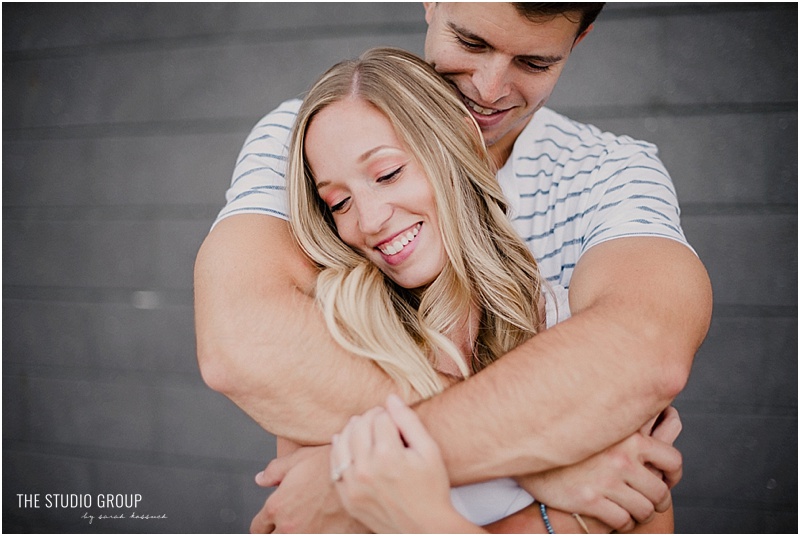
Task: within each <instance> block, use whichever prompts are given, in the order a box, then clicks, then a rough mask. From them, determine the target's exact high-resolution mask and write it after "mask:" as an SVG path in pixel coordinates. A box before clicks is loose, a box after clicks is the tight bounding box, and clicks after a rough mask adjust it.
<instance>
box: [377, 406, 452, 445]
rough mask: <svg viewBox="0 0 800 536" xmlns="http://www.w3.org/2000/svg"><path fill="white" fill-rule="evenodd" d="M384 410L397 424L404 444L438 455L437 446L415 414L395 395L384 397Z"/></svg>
mask: <svg viewBox="0 0 800 536" xmlns="http://www.w3.org/2000/svg"><path fill="white" fill-rule="evenodd" d="M386 410H387V411H388V412H389V415H390V416H391V417H392V420H393V421H394V423H395V424H396V425H397V428H398V429H399V430H400V433H401V434H402V435H403V440H404V441H405V443H406V445H407V446H408V447H409V448H411V449H413V450H417V451H419V452H420V453H421V454H423V455H430V454H435V455H437V456H438V455H439V446H438V445H437V444H436V441H434V440H433V438H432V437H431V436H430V434H429V433H428V430H427V429H426V428H425V425H423V424H422V421H420V420H419V417H418V416H417V414H416V413H415V412H414V410H412V409H411V408H409V407H408V406H406V404H405V403H404V402H403V401H402V400H401V399H400V397H398V396H397V395H389V397H388V398H387V399H386Z"/></svg>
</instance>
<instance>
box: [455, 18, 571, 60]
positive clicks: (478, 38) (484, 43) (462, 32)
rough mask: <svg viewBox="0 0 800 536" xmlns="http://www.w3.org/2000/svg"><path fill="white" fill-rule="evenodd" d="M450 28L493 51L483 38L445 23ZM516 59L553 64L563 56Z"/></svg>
mask: <svg viewBox="0 0 800 536" xmlns="http://www.w3.org/2000/svg"><path fill="white" fill-rule="evenodd" d="M447 24H448V26H450V29H451V30H453V31H454V32H455V33H457V34H459V35H461V37H464V38H466V39H469V40H470V41H473V42H475V44H477V45H482V46H485V47H488V48H491V49H492V50H495V47H494V46H493V45H492V44H491V43H490V42H488V41H487V40H486V39H484V38H483V37H481V36H479V35H476V34H474V33H472V32H471V31H469V30H467V29H466V28H461V27H460V26H458V25H456V23H454V22H452V21H450V22H448V23H447ZM517 58H519V59H521V60H523V61H533V62H537V63H545V64H554V63H558V62H560V61H562V60H563V59H564V56H561V55H546V54H523V55H521V56H517Z"/></svg>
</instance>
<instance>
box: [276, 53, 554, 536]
mask: <svg viewBox="0 0 800 536" xmlns="http://www.w3.org/2000/svg"><path fill="white" fill-rule="evenodd" d="M432 133H435V135H432ZM291 139H292V143H291V148H290V153H289V162H288V177H287V185H288V188H289V199H290V211H291V215H292V218H291V223H292V229H293V232H294V233H295V236H296V238H297V241H298V243H299V244H300V246H301V247H302V249H303V250H304V251H305V253H306V254H307V255H308V256H309V257H310V258H311V259H312V260H313V261H314V262H315V263H316V264H317V265H318V266H319V267H320V269H321V271H320V274H319V277H318V281H317V288H316V296H317V299H318V302H319V305H320V307H321V308H322V310H323V312H324V315H325V318H326V322H327V324H328V327H329V329H330V331H331V333H332V335H333V336H334V338H335V339H336V340H337V342H338V343H339V344H341V345H342V346H343V347H344V348H347V349H348V350H350V351H351V352H353V353H354V354H357V355H361V356H363V357H365V358H367V359H371V360H372V361H374V362H375V363H376V364H377V365H378V366H380V367H381V368H382V369H383V370H384V371H385V372H386V373H387V374H389V375H390V376H391V377H392V378H393V379H394V380H395V382H396V383H397V384H398V385H399V386H400V387H401V388H402V389H403V391H404V394H405V395H406V398H408V399H410V400H413V399H414V398H415V397H417V398H419V397H422V398H427V397H430V396H432V395H434V394H436V393H438V392H440V391H441V390H442V389H444V388H445V387H446V386H447V385H449V384H450V383H452V382H454V381H458V380H462V379H465V378H467V377H469V376H470V375H471V374H473V373H475V372H477V371H479V370H481V369H482V368H484V367H486V366H488V365H489V364H491V363H492V362H493V361H494V360H495V359H497V358H498V357H499V356H501V355H503V354H504V353H506V352H508V351H509V350H511V349H512V348H514V347H516V346H517V345H519V344H520V343H522V342H524V341H525V340H527V339H528V338H530V337H532V336H534V335H536V333H538V332H539V331H540V330H542V329H544V328H545V325H546V323H548V322H549V323H551V324H552V323H554V322H555V320H556V317H557V315H559V313H560V316H561V318H560V320H563V319H564V318H566V317H568V315H569V313H568V305H567V300H566V291H565V290H564V289H563V288H554V289H547V290H545V285H544V283H543V282H542V280H541V278H540V276H539V272H538V270H537V265H536V261H535V259H534V258H533V256H532V254H531V253H530V251H529V250H528V249H527V247H526V246H525V244H524V243H523V242H522V240H521V239H520V238H519V237H518V236H517V234H516V233H515V231H514V229H513V228H512V226H511V224H510V223H509V221H508V219H507V217H506V203H505V200H504V197H503V193H502V191H501V190H500V187H499V184H498V183H497V181H496V179H495V176H494V171H493V166H492V163H491V159H490V157H489V155H488V153H487V151H486V149H485V147H484V144H483V140H482V138H481V135H480V130H479V129H478V128H477V126H476V125H475V124H474V121H473V120H472V118H471V116H470V115H469V113H468V112H467V110H466V108H465V107H464V105H463V103H462V102H461V101H460V100H459V99H458V98H457V97H456V96H455V94H454V93H453V92H452V91H451V89H450V87H449V86H448V85H447V84H446V83H445V82H443V81H442V80H441V78H440V77H439V76H438V74H436V72H435V71H433V69H432V68H430V67H429V66H428V65H427V64H426V63H424V62H423V61H421V60H420V59H418V58H416V57H415V56H413V55H411V54H408V53H405V52H403V51H399V50H392V49H375V50H372V51H368V52H367V53H365V54H364V55H362V57H361V58H360V59H359V60H356V61H350V62H343V63H340V64H338V65H337V66H335V67H333V68H332V69H331V70H329V71H328V72H327V73H326V74H325V75H323V77H322V78H321V79H320V80H319V81H318V82H317V83H316V84H315V85H314V87H313V88H312V89H311V91H310V92H309V94H308V95H307V97H306V98H305V100H304V103H303V105H302V106H301V108H300V111H299V113H298V117H297V121H296V123H295V129H294V131H293V133H292V138H291ZM545 310H547V313H545ZM392 404H393V407H394V409H393V410H390V413H386V412H381V411H379V410H375V411H373V412H371V413H370V414H368V416H365V417H364V419H362V421H361V422H369V424H368V427H374V426H377V424H376V423H378V422H379V423H380V427H381V428H382V430H383V431H384V432H388V433H389V436H387V437H392V433H393V434H394V436H393V437H395V439H397V438H399V437H400V435H398V431H399V432H400V433H402V434H403V437H406V434H409V437H406V440H409V439H410V438H411V437H410V434H413V439H414V442H415V444H416V443H425V441H426V439H425V437H426V436H425V433H424V430H420V429H419V428H421V427H420V426H417V427H416V428H414V425H410V426H411V428H407V429H405V430H404V429H403V427H402V426H403V425H401V423H400V422H397V420H395V419H393V418H391V417H396V418H399V419H401V420H402V415H403V411H402V410H401V409H399V408H397V405H396V404H394V403H392ZM406 416H407V415H406ZM367 417H369V421H367V420H366V419H367ZM356 422H358V421H356ZM392 423H394V424H393V425H392ZM417 424H418V423H417ZM392 426H394V428H392ZM359 430H360V431H359ZM411 430H416V432H417V433H415V432H413V431H411ZM363 431H364V428H363V426H362V428H361V429H358V428H357V427H355V426H353V427H351V426H348V429H346V430H345V432H344V434H343V436H342V437H341V438H339V440H338V441H337V445H335V446H334V449H333V453H332V456H337V455H341V453H342V452H348V453H349V454H353V452H352V450H353V449H351V448H350V447H351V445H349V442H350V439H351V436H352V437H358V436H359V435H360V432H363ZM343 439H347V441H342V440H343ZM428 439H429V438H428ZM409 446H410V445H409ZM337 453H338V454H337ZM353 455H354V454H353ZM428 461H429V462H430V463H427V464H425V467H426V469H427V470H426V471H425V474H426V475H427V476H426V477H430V478H432V479H433V481H435V482H438V483H439V487H441V482H442V480H441V478H440V476H441V474H442V472H443V466H440V465H437V464H440V461H439V460H437V459H436V458H435V456H434V457H429V458H428ZM356 462H358V460H356ZM335 463H336V464H337V465H336V466H335V467H334V472H335V475H334V479H335V480H337V481H339V480H340V478H341V482H340V484H338V487H337V489H339V490H340V492H341V493H342V494H343V502H344V503H345V505H346V506H347V505H350V506H349V508H352V510H349V511H350V512H351V513H353V514H354V515H356V517H358V518H359V519H362V518H361V517H359V516H360V515H361V516H363V515H364V512H363V511H359V506H358V505H357V504H355V502H354V497H355V495H353V494H350V495H348V488H347V486H348V481H349V479H348V478H347V476H346V475H347V473H346V471H347V469H348V467H347V465H348V464H349V463H350V459H349V457H348V458H346V459H344V460H342V459H339V460H335ZM342 463H344V465H340V464H342ZM437 475H439V476H437ZM444 483H445V485H446V475H445V480H444ZM397 489H399V487H398V488H397ZM373 496H374V494H373ZM487 496H491V497H492V498H493V499H498V498H499V502H498V504H497V505H495V506H494V507H489V508H487V504H486V503H487V501H486V500H485V498H486V497H487ZM453 500H454V501H455V502H457V503H458V504H459V505H460V510H461V513H462V514H465V515H467V516H468V517H469V519H470V520H471V521H472V522H474V523H478V524H480V525H485V524H487V523H491V522H493V521H496V520H498V519H501V518H503V517H504V516H506V515H508V514H509V513H513V512H515V511H518V510H520V509H522V508H525V507H526V506H528V505H530V504H531V503H532V502H533V499H532V498H531V497H530V495H527V494H526V493H524V492H523V491H522V490H521V488H519V487H518V486H516V484H515V483H514V482H513V481H512V480H510V479H501V480H496V481H491V482H488V483H484V484H479V485H476V486H468V487H464V488H456V489H455V490H454V491H453ZM361 504H362V505H363V504H364V503H363V501H362V502H361ZM404 504H407V503H404ZM418 506H424V505H420V504H419V503H418ZM374 511H375V510H374V509H372V510H371V512H373V513H374ZM392 511H393V513H394V515H400V514H401V513H404V514H408V515H407V516H406V517H407V518H408V519H414V518H417V517H418V516H416V514H415V512H418V511H419V510H418V508H416V507H414V508H411V509H410V510H407V511H403V512H401V511H399V510H398V509H393V510H392ZM542 516H543V520H544V521H546V520H547V514H546V511H545V510H544V509H543V510H542ZM453 519H455V520H458V523H461V524H459V525H454V530H457V531H459V532H463V531H464V529H465V527H473V528H477V527H476V526H473V525H470V524H466V525H462V524H463V523H467V521H466V520H465V519H464V518H461V517H460V516H457V517H455V518H453ZM374 522H375V521H374V520H373V523H374ZM368 526H370V525H369V524H368ZM373 526H374V527H375V528H376V529H377V528H380V529H389V528H390V527H393V528H394V529H395V530H411V531H414V528H420V527H412V526H408V525H380V524H378V525H373ZM371 528H372V526H371ZM417 531H418V530H417Z"/></svg>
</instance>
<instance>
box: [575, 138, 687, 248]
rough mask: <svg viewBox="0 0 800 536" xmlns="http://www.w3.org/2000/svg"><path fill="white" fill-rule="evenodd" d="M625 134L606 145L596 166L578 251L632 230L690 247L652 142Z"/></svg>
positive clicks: (638, 234)
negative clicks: (613, 143)
mask: <svg viewBox="0 0 800 536" xmlns="http://www.w3.org/2000/svg"><path fill="white" fill-rule="evenodd" d="M627 140H628V141H627V142H622V143H619V144H618V145H617V146H616V147H614V148H611V150H609V151H607V152H606V154H605V155H604V157H603V158H602V159H601V161H600V162H599V163H598V166H597V168H596V169H595V174H596V176H595V177H594V180H593V181H592V184H593V186H592V188H591V193H590V195H589V197H588V199H587V203H588V207H587V212H588V213H590V214H591V216H590V217H589V218H587V219H586V220H585V228H584V230H583V235H582V236H583V240H582V248H581V254H583V253H585V252H586V251H587V250H588V249H589V248H591V247H592V246H595V245H597V244H600V243H602V242H605V241H608V240H612V239H615V238H622V237H633V236H657V237H664V238H669V239H672V240H676V241H678V242H681V243H683V244H685V245H686V246H687V247H689V248H690V249H691V246H689V244H688V242H687V241H686V237H685V236H684V234H683V230H682V229H681V223H680V208H679V207H678V198H677V195H676V193H675V187H674V185H673V184H672V179H671V178H670V176H669V173H668V172H667V170H666V168H665V167H664V165H663V164H662V163H661V160H660V159H659V158H658V155H657V149H656V147H655V146H654V145H652V144H649V143H645V142H639V141H635V140H630V139H629V138H628V139H627Z"/></svg>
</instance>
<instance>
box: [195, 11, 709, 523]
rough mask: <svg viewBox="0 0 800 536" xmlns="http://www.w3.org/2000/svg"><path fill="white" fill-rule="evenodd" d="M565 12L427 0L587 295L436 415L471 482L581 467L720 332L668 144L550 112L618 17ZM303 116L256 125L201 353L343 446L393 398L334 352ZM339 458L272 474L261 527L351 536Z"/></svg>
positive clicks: (439, 48) (233, 198) (452, 460)
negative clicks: (302, 159) (335, 479)
mask: <svg viewBox="0 0 800 536" xmlns="http://www.w3.org/2000/svg"><path fill="white" fill-rule="evenodd" d="M553 6H554V5H552V4H550V5H538V6H535V5H528V6H527V7H525V6H523V5H516V4H515V5H512V4H457V3H456V4H450V3H444V4H426V5H425V16H426V21H427V22H428V32H427V37H426V42H425V55H426V59H427V60H428V61H429V62H430V63H431V64H432V65H433V66H434V67H435V68H436V70H437V71H439V72H440V73H441V74H442V75H444V76H445V77H446V78H447V79H448V80H450V81H451V82H452V83H453V85H454V86H455V87H456V88H457V89H458V91H459V92H460V93H461V94H462V96H463V98H464V101H465V103H466V104H467V106H468V107H469V109H470V110H471V112H472V114H473V116H474V117H475V119H476V121H477V122H478V124H479V125H480V127H481V129H482V131H483V133H484V137H485V139H486V142H487V145H488V146H489V149H490V152H491V153H492V156H493V157H494V158H495V160H496V162H497V163H498V167H501V166H502V169H501V170H500V171H499V173H498V179H499V180H500V182H501V185H502V186H503V188H504V192H505V193H506V195H507V196H508V197H509V200H510V204H511V206H512V207H513V210H514V213H513V214H512V217H513V221H514V225H515V227H516V229H517V230H518V231H519V232H520V234H521V235H522V236H523V238H525V239H526V240H527V242H528V243H529V244H530V247H531V249H532V251H533V252H534V255H535V256H536V258H537V260H538V261H539V262H540V269H541V270H542V272H543V274H544V276H545V277H546V278H548V279H549V280H552V281H556V282H558V283H559V284H561V285H563V286H565V287H568V288H569V299H570V308H571V311H572V314H573V317H572V319H570V320H569V321H566V322H564V323H562V324H559V325H558V326H555V327H554V328H552V329H550V330H547V331H546V332H544V333H542V334H540V335H538V336H537V337H534V338H533V339H531V340H530V341H528V342H526V343H525V344H523V345H521V346H520V347H518V348H517V349H515V350H514V351H512V352H509V353H508V354H507V355H506V356H504V357H503V358H501V359H500V360H499V361H498V362H497V363H495V364H494V365H493V366H491V367H488V368H487V369H486V370H484V371H482V372H480V373H479V374H476V375H475V376H474V377H472V378H471V379H470V380H468V381H466V382H463V383H460V384H458V385H456V386H454V387H452V388H450V389H448V390H447V391H446V392H445V393H443V394H441V395H439V396H437V397H434V398H432V399H430V400H427V401H424V402H422V403H420V404H418V405H417V407H416V409H417V412H418V414H419V415H420V417H421V418H422V420H423V422H424V423H425V424H426V426H427V427H428V429H429V430H430V431H431V433H432V435H433V436H434V438H435V439H436V440H437V443H438V444H439V445H440V447H441V448H442V451H443V456H444V459H445V463H446V465H447V467H448V472H449V475H450V478H451V482H452V484H454V485H459V484H463V483H470V482H476V481H480V480H486V479H489V478H496V477H502V476H516V475H525V474H529V473H534V472H543V471H547V470H550V469H553V468H556V467H561V466H567V465H571V464H575V463H577V462H579V461H581V460H583V459H585V458H587V457H588V456H590V455H592V454H594V453H597V452H600V451H602V450H604V449H606V448H608V447H609V446H611V445H614V444H616V443H618V442H620V441H621V440H622V439H624V438H627V437H628V436H630V435H631V434H633V433H634V432H636V431H637V430H638V429H639V428H640V427H641V426H642V424H643V423H645V422H647V421H648V420H650V419H651V418H652V417H654V416H656V415H658V414H659V413H660V412H661V411H662V410H663V409H664V408H665V407H667V406H668V405H669V403H670V402H671V401H672V399H673V398H674V397H675V396H676V395H677V394H678V393H679V392H680V390H681V389H682V388H683V386H684V385H685V382H686V380H687V378H688V374H689V370H690V368H691V363H692V359H693V356H694V353H695V352H696V350H697V348H698V347H699V345H700V343H701V342H702V340H703V338H704V337H705V334H706V331H707V329H708V324H709V320H710V307H711V295H710V285H709V281H708V277H707V275H706V272H705V270H704V268H703V266H702V264H701V263H700V261H699V260H698V259H697V257H696V255H695V254H694V253H693V251H692V250H691V249H690V248H689V247H688V245H687V244H686V242H685V238H684V237H683V234H682V232H681V230H680V227H679V221H678V211H677V201H676V200H675V198H674V191H673V189H672V185H671V182H670V180H669V178H668V175H667V174H666V171H664V170H663V166H662V165H661V163H660V162H659V161H658V159H657V158H656V157H655V154H654V152H655V151H654V149H653V148H652V146H649V145H646V144H642V143H639V142H633V141H632V140H627V139H623V138H616V137H613V136H610V135H606V134H601V133H598V132H596V131H595V130H592V129H591V128H589V127H586V126H584V125H577V124H575V123H573V122H570V121H569V120H567V119H565V118H563V117H561V116H558V115H557V114H554V113H553V112H551V111H549V110H547V109H542V106H543V105H544V103H545V102H546V101H547V99H548V97H549V96H550V93H551V92H552V90H553V88H554V87H555V85H556V82H557V80H558V77H559V76H560V74H561V72H562V70H563V68H564V65H565V62H566V61H567V59H568V58H569V55H570V53H571V52H572V49H573V47H574V46H575V45H577V44H578V43H579V42H581V41H582V40H583V39H584V38H585V37H586V36H587V35H588V33H589V32H590V30H591V23H592V21H593V20H594V17H595V16H596V15H597V12H598V11H599V9H596V8H587V7H586V6H587V5H586V4H572V5H559V6H556V7H553ZM526 9H527V10H528V11H527V12H526ZM292 109H293V108H292V106H291V105H288V104H287V105H286V106H284V107H281V108H279V109H278V110H277V111H276V112H274V113H273V114H270V115H268V116H267V117H266V118H265V120H264V121H262V122H261V123H260V124H259V126H257V127H256V129H254V131H253V133H252V134H251V136H250V138H249V139H248V142H247V143H246V144H245V147H244V148H243V150H242V157H241V158H240V163H239V164H238V165H237V169H236V171H235V173H234V180H233V183H232V187H231V190H230V191H229V194H228V199H229V204H228V206H227V207H226V208H225V209H224V210H223V212H222V213H221V216H220V218H221V219H219V220H218V223H217V224H216V225H215V227H214V229H213V230H212V231H211V233H210V234H209V236H208V238H207V239H206V241H205V242H204V244H203V246H202V248H201V250H200V252H199V254H198V259H197V265H196V269H195V270H196V271H195V287H196V317H197V334H198V358H199V362H200V366H201V370H202V373H203V377H204V379H205V381H206V382H207V383H208V385H209V386H211V387H212V388H214V389H216V390H218V391H221V392H223V393H224V394H226V395H227V396H228V397H229V398H231V399H232V400H233V401H234V402H235V403H236V404H238V405H239V406H240V407H241V408H242V409H244V410H245V411H246V412H247V413H248V414H249V415H250V416H252V417H253V418H254V419H255V420H256V421H257V422H259V423H260V424H261V425H262V426H263V427H264V428H265V429H267V430H269V431H270V432H272V433H274V434H276V435H278V436H283V437H287V438H289V439H292V440H294V441H297V442H299V443H302V444H324V443H327V442H328V441H329V439H330V437H331V436H332V434H334V433H336V432H338V431H339V430H340V429H341V428H342V427H343V426H344V424H345V422H346V421H347V418H348V417H349V416H350V415H355V414H360V413H362V412H364V411H365V410H367V409H369V408H371V407H373V406H377V405H380V404H381V403H382V402H383V400H384V399H385V397H386V394H387V393H388V392H391V391H393V390H394V386H393V385H392V382H391V381H390V380H389V379H388V377H386V376H385V375H383V374H382V373H381V372H380V371H379V370H378V369H377V368H376V367H375V366H374V365H372V364H369V363H366V362H364V361H363V360H359V359H358V358H356V357H354V356H351V355H349V354H347V353H346V352H344V351H343V350H342V349H340V348H338V347H337V346H336V345H335V344H334V343H333V342H332V340H331V339H330V336H329V335H328V332H327V329H326V327H325V324H324V321H323V320H322V319H321V318H320V315H319V313H318V311H317V310H316V308H315V305H314V304H313V301H312V300H311V298H309V295H310V294H311V289H312V288H313V281H314V276H315V271H314V269H313V267H311V266H309V265H308V262H307V261H306V260H305V259H304V257H303V256H302V255H301V254H300V252H299V251H298V249H297V247H296V246H295V245H294V242H293V240H292V238H291V236H290V234H289V232H288V225H287V224H286V222H285V221H283V219H280V218H285V214H286V211H285V208H283V207H285V204H284V203H283V202H282V201H281V200H280V195H282V173H283V166H284V163H283V160H282V158H281V154H282V153H283V151H284V147H283V145H284V143H285V141H286V139H287V137H288V132H287V129H288V128H289V126H290V125H291V122H292ZM534 114H535V115H534ZM276 195H277V196H278V198H277V199H278V200H277V201H275V199H276V197H275V196H276ZM273 216H278V217H277V218H276V217H273ZM344 394H346V396H345V395H344ZM487 453H491V456H487ZM327 460H328V458H327V453H326V452H324V453H321V454H320V453H318V452H316V451H314V450H304V451H300V452H299V453H297V454H296V455H294V457H292V458H290V459H285V460H280V461H279V462H278V463H273V464H272V465H271V466H270V468H268V471H267V472H266V475H262V476H261V482H262V483H263V484H266V485H273V484H276V483H278V482H280V481H282V484H281V488H279V490H278V491H277V492H275V493H274V494H273V496H272V497H271V498H270V500H269V501H268V503H267V505H266V507H265V509H264V510H262V512H261V513H260V514H259V516H257V518H256V520H254V524H253V529H254V530H259V529H269V528H272V525H277V529H278V530H281V531H290V530H299V531H303V532H318V531H322V530H337V529H344V527H343V526H339V525H335V524H334V523H335V521H333V520H334V519H337V516H336V515H335V514H336V510H337V508H336V506H337V505H336V504H335V501H333V500H332V497H333V491H332V487H331V486H330V483H329V482H324V483H321V484H317V485H316V486H314V485H308V488H304V487H302V486H305V485H306V484H305V483H306V482H313V481H314V480H316V481H320V480H321V479H320V478H319V476H320V475H321V474H326V472H327V469H328V466H327ZM301 498H302V500H304V501H306V502H299V501H300V499H301ZM308 505H314V508H316V509H319V510H320V511H317V512H315V513H314V515H311V514H310V513H309V511H308V508H309V506H308ZM328 508H330V510H331V511H330V512H327V511H326V509H328ZM298 513H301V514H302V515H303V516H305V517H310V518H311V519H310V520H307V521H306V522H307V523H308V524H305V525H300V524H298V523H300V519H299V518H298V517H297V515H298ZM328 513H330V514H331V516H330V517H325V515H326V514H328ZM604 513H605V514H607V512H599V511H598V516H601V515H602V514H604ZM608 515H609V516H611V517H613V518H614V519H613V523H611V524H612V525H613V526H614V527H617V528H621V527H624V528H629V527H630V525H631V524H632V520H631V519H630V517H627V514H625V515H622V517H620V513H619V512H615V513H613V515H612V514H608ZM604 519H609V518H608V517H606V518H604ZM314 523H317V524H314Z"/></svg>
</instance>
